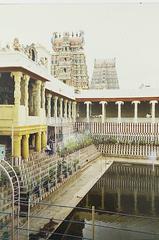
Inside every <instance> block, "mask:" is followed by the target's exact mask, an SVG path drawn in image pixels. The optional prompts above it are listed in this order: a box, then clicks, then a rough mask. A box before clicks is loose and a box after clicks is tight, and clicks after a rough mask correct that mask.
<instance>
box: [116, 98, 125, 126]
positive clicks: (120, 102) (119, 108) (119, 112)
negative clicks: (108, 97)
mask: <svg viewBox="0 0 159 240" xmlns="http://www.w3.org/2000/svg"><path fill="white" fill-rule="evenodd" d="M115 104H118V122H120V121H121V105H122V104H124V102H122V101H117V102H116V103H115Z"/></svg>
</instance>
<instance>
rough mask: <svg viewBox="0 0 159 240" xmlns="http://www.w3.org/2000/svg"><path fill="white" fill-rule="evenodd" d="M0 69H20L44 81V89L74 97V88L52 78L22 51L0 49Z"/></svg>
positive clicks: (7, 70) (6, 70) (9, 70)
mask: <svg viewBox="0 0 159 240" xmlns="http://www.w3.org/2000/svg"><path fill="white" fill-rule="evenodd" d="M0 71H4V72H11V71H21V72H23V73H25V74H28V75H29V76H31V77H32V78H33V79H38V80H42V81H47V82H46V89H48V90H49V91H52V92H54V93H57V94H59V95H61V96H64V97H66V98H70V99H75V96H74V89H73V88H72V87H70V86H68V85H66V84H64V83H63V82H61V81H60V80H58V79H56V78H54V77H53V76H52V75H51V74H50V73H49V71H48V69H46V68H45V67H43V66H40V65H39V64H37V63H36V62H34V61H32V60H30V59H28V58H27V57H26V56H25V55H24V54H23V53H21V52H18V51H1V52H0Z"/></svg>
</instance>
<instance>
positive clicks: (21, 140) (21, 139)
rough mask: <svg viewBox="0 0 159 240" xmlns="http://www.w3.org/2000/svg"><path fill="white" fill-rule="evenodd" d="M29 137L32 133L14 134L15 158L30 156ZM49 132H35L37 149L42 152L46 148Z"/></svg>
mask: <svg viewBox="0 0 159 240" xmlns="http://www.w3.org/2000/svg"><path fill="white" fill-rule="evenodd" d="M29 137H30V134H25V135H15V136H13V156H14V157H15V158H21V157H22V158H23V159H28V158H29ZM46 144H47V133H46V131H39V132H37V133H35V151H36V152H41V150H42V149H45V148H46Z"/></svg>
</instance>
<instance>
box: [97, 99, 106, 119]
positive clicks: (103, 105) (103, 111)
mask: <svg viewBox="0 0 159 240" xmlns="http://www.w3.org/2000/svg"><path fill="white" fill-rule="evenodd" d="M99 104H102V123H104V122H105V104H107V102H106V101H101V102H99Z"/></svg>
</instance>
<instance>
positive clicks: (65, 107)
mask: <svg viewBox="0 0 159 240" xmlns="http://www.w3.org/2000/svg"><path fill="white" fill-rule="evenodd" d="M67 103H68V100H67V99H65V100H64V104H65V106H64V118H67Z"/></svg>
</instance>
